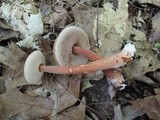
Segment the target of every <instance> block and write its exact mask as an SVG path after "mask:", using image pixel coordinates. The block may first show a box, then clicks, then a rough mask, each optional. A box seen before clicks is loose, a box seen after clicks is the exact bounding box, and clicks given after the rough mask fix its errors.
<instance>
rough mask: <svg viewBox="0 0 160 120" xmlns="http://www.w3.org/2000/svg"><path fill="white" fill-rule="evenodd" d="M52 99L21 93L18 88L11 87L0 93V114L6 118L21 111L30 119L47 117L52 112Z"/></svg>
mask: <svg viewBox="0 0 160 120" xmlns="http://www.w3.org/2000/svg"><path fill="white" fill-rule="evenodd" d="M53 106H54V101H53V100H51V99H49V98H44V97H40V96H37V97H32V96H29V95H27V94H22V93H21V92H20V91H19V90H18V89H12V90H11V91H8V92H6V93H5V94H2V95H0V116H1V118H2V119H3V120H4V119H7V118H9V117H11V116H13V115H16V114H20V113H23V114H25V115H27V116H29V118H30V119H35V118H39V117H47V116H48V117H49V116H50V115H51V114H52V110H53Z"/></svg>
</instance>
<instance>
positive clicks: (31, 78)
mask: <svg viewBox="0 0 160 120" xmlns="http://www.w3.org/2000/svg"><path fill="white" fill-rule="evenodd" d="M41 64H43V65H45V64H46V61H45V57H44V55H43V54H42V52H40V51H34V52H32V54H30V55H29V56H28V58H27V60H26V62H25V64H24V77H25V79H26V81H27V82H28V83H30V84H35V83H39V80H40V79H41V77H42V75H43V73H44V72H40V71H39V66H40V65H41Z"/></svg>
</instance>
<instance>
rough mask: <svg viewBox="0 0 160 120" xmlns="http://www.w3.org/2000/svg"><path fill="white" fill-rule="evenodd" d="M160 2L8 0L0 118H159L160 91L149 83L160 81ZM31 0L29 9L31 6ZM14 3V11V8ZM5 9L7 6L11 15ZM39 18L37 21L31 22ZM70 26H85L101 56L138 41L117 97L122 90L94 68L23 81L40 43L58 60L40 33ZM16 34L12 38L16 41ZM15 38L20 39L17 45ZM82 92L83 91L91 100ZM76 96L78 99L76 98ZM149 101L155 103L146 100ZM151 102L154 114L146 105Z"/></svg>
mask: <svg viewBox="0 0 160 120" xmlns="http://www.w3.org/2000/svg"><path fill="white" fill-rule="evenodd" d="M20 3H21V4H20ZM31 3H32V4H31ZM148 3H149V4H148ZM159 5H160V4H159V1H158V0H144V1H141V0H138V2H135V1H131V0H119V1H114V2H106V1H99V2H97V1H92V0H89V1H86V0H81V1H67V0H66V1H59V0H57V1H45V2H44V1H43V2H41V1H39V2H33V1H30V0H29V1H19V0H16V2H13V1H12V0H11V1H5V2H4V1H3V2H2V6H1V13H2V14H1V17H0V18H1V19H0V31H1V32H0V45H1V46H0V63H1V64H2V65H1V68H3V71H2V72H1V74H2V75H1V76H0V80H1V82H0V88H1V89H0V94H1V95H0V101H1V102H0V114H1V119H9V118H14V119H15V120H16V119H18V118H22V119H24V118H26V119H38V118H39V119H40V118H41V119H57V120H62V119H66V118H67V119H68V120H69V119H77V120H78V119H79V120H81V119H100V120H103V119H104V120H106V118H108V119H115V120H119V119H120V118H122V119H126V120H128V119H136V118H137V119H138V116H141V117H142V118H148V119H149V118H150V119H158V117H159V116H158V115H159V114H158V112H159V111H160V110H159V109H158V108H157V107H156V106H158V104H159V99H158V95H159V92H157V95H155V94H154V92H153V91H154V90H153V91H152V92H151V90H150V89H153V87H156V88H157V89H158V83H159V78H158V77H157V76H158V72H159V68H160V64H159V63H160V62H159V58H158V55H159V47H158V44H159V37H160V36H159V31H160V30H159V12H157V11H158V10H159V9H160V8H159ZM27 6H29V7H30V9H26V7H27ZM13 8H15V10H13V11H12V9H13ZM130 9H131V10H130ZM4 10H6V11H4ZM8 10H9V11H10V12H8V13H7V11H8ZM151 10H152V12H151ZM153 10H154V12H153ZM17 13H19V15H18V14H17ZM14 14H15V15H16V17H13V15H14ZM27 14H28V15H27ZM29 14H30V15H31V18H32V16H34V15H35V16H37V18H34V19H30V17H29ZM38 16H41V17H38ZM5 20H6V21H7V22H4V21H5ZM28 21H30V22H28ZM36 21H39V23H40V24H37V23H36V24H32V22H33V23H35V22H36ZM25 22H26V23H27V24H24V23H25ZM41 23H42V24H43V25H42V24H41ZM36 25H38V27H37V28H38V30H37V28H36V27H34V28H36V29H35V30H33V29H31V28H32V27H33V26H36ZM67 25H76V26H78V27H80V28H82V29H83V30H85V32H86V33H87V34H88V36H89V39H90V44H91V49H92V51H95V52H97V53H98V54H101V55H103V56H109V55H112V54H115V53H118V52H119V51H120V50H121V48H122V47H123V45H124V44H125V43H133V44H134V45H135V46H136V49H137V53H136V56H135V59H134V60H133V62H132V63H130V64H129V65H127V66H125V67H123V68H120V69H119V71H121V73H122V74H123V76H124V77H125V79H126V80H127V81H128V84H129V85H128V86H127V88H126V89H125V90H122V91H121V93H120V94H119V95H118V97H119V98H117V94H115V93H118V92H117V91H115V90H114V88H111V85H110V84H108V83H106V82H107V81H106V78H105V77H104V78H102V77H103V74H100V76H101V77H99V74H96V73H93V74H90V75H88V76H83V77H82V76H81V75H78V76H77V75H76V76H66V75H52V74H45V75H44V76H43V78H42V84H39V85H37V86H36V87H35V86H34V88H33V89H31V88H32V87H33V86H32V85H29V84H28V83H26V81H25V79H24V75H23V66H24V62H25V59H26V57H27V55H28V53H31V52H32V51H33V49H41V50H42V51H43V53H44V54H45V57H46V58H47V63H48V64H49V65H53V64H54V65H56V63H55V61H54V60H53V59H54V58H53V55H52V54H51V53H52V47H53V46H52V44H50V43H48V41H46V39H40V38H41V37H43V36H45V35H46V34H47V33H49V32H51V33H54V34H55V35H58V34H59V33H60V31H61V30H62V29H63V28H64V27H65V26H67ZM42 26H43V27H42ZM21 27H22V28H23V29H22V30H21ZM39 27H41V28H43V29H41V28H39ZM34 31H35V32H36V33H34ZM38 31H39V32H38ZM13 39H14V43H13V42H11V41H13ZM19 40H20V41H19ZM8 41H9V42H10V43H11V44H8ZM15 41H16V43H15ZM22 41H23V42H22ZM44 41H45V42H44ZM4 43H5V44H4ZM17 43H23V44H18V46H17ZM53 44H54V42H53ZM22 46H23V47H22ZM46 46H47V47H46ZM148 73H149V74H148ZM155 73H156V74H155ZM94 78H95V79H94ZM97 79H98V80H97ZM81 80H82V81H83V80H84V81H85V80H87V82H83V84H84V85H83V86H85V87H84V88H82V89H81V86H80V84H81ZM137 80H138V81H139V82H137ZM104 83H105V84H104ZM17 88H19V89H17ZM21 88H23V89H24V91H23V92H22V91H21V90H22V89H21ZM80 90H82V91H81V92H80ZM86 91H87V92H86ZM126 91H127V92H126ZM128 91H130V93H128ZM139 95H140V96H139ZM82 96H85V97H86V102H85V101H84V98H83V99H81V98H82ZM88 96H90V97H88ZM115 98H117V99H116V100H115ZM141 98H144V99H141ZM118 100H119V101H118ZM131 100H132V101H131ZM77 101H78V102H79V104H78V105H76V104H75V103H77ZM150 101H152V104H151V106H148V104H150V103H149V102H150ZM128 103H132V106H130V105H128ZM151 107H152V108H153V110H154V112H153V111H152V110H151V109H148V108H151ZM17 108H18V109H17ZM31 108H32V109H31ZM121 108H122V109H121ZM142 108H143V110H142ZM4 110H5V111H4ZM141 110H142V111H141ZM2 111H3V112H2ZM85 111H86V112H85ZM145 115H146V116H147V117H145ZM117 116H118V117H117Z"/></svg>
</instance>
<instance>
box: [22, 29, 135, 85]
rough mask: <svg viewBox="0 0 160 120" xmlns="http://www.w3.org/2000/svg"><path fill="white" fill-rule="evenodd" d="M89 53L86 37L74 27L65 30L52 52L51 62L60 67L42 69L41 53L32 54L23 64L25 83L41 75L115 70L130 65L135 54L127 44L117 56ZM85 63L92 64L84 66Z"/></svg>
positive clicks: (35, 81)
mask: <svg viewBox="0 0 160 120" xmlns="http://www.w3.org/2000/svg"><path fill="white" fill-rule="evenodd" d="M66 45H67V47H66ZM89 49H90V44H89V39H88V36H87V34H86V33H85V32H84V31H83V30H82V29H80V28H78V27H75V26H70V27H66V28H65V29H64V30H62V32H61V33H60V34H59V36H58V37H57V39H56V41H55V43H54V48H53V53H54V56H55V59H56V61H57V63H58V64H59V65H60V66H46V65H45V64H46V62H45V58H44V55H43V54H42V52H41V51H34V52H33V53H31V54H30V55H29V56H28V58H27V60H26V62H25V66H24V75H25V79H26V80H27V82H28V83H31V84H33V83H37V82H38V81H39V80H40V79H41V77H42V75H43V73H44V72H47V73H54V74H87V73H90V72H94V71H97V70H108V69H112V68H118V67H121V66H124V65H126V64H127V63H129V62H131V61H132V57H133V56H134V54H135V52H136V49H135V46H134V45H133V44H130V43H129V44H127V45H125V47H124V48H123V49H122V51H121V52H119V53H118V54H116V55H112V56H109V57H101V56H100V55H98V54H96V53H94V52H92V51H90V50H89ZM88 59H90V60H94V61H93V62H90V63H87V61H88ZM104 73H105V72H104Z"/></svg>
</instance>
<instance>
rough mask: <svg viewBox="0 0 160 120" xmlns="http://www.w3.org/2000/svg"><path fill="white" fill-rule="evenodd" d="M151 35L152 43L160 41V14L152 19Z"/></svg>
mask: <svg viewBox="0 0 160 120" xmlns="http://www.w3.org/2000/svg"><path fill="white" fill-rule="evenodd" d="M159 3H160V2H159ZM151 33H152V34H151V35H150V36H149V41H150V42H155V41H157V40H159V39H160V12H159V13H157V14H156V15H155V16H154V17H153V18H152V31H151Z"/></svg>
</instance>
